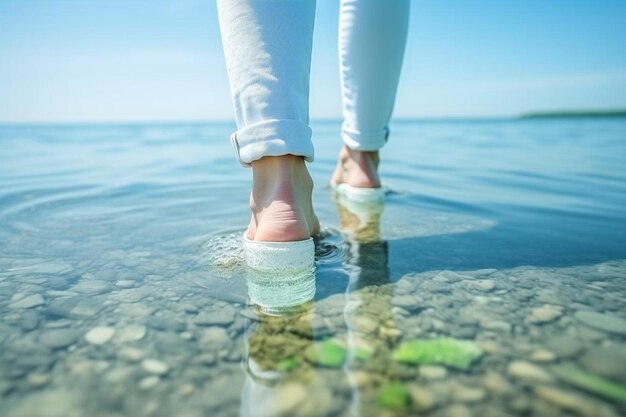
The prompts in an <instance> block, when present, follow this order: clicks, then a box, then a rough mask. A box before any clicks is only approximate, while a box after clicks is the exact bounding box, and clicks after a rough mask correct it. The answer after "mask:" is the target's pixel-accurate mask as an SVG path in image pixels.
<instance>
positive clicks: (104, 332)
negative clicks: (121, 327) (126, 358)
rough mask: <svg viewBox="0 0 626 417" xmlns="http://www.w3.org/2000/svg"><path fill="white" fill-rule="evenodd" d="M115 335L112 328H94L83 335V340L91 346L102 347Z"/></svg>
mask: <svg viewBox="0 0 626 417" xmlns="http://www.w3.org/2000/svg"><path fill="white" fill-rule="evenodd" d="M114 334H115V328H113V327H94V328H93V329H91V330H89V331H88V332H87V334H85V340H86V341H87V343H90V344H92V345H97V346H100V345H104V344H105V343H107V342H108V341H109V340H111V338H112V337H113V335H114Z"/></svg>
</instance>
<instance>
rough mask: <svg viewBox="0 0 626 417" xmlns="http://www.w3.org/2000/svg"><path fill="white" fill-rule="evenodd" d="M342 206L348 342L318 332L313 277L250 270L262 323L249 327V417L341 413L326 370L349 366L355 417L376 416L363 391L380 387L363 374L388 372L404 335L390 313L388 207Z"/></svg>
mask: <svg viewBox="0 0 626 417" xmlns="http://www.w3.org/2000/svg"><path fill="white" fill-rule="evenodd" d="M335 202H336V203H337V209H338V213H339V217H340V221H341V227H342V231H343V232H344V234H345V235H346V236H347V240H346V246H347V248H348V250H347V255H346V258H347V259H346V265H345V267H346V269H347V270H348V274H349V282H348V285H347V288H346V289H345V303H343V306H344V307H343V319H344V323H343V326H342V327H344V328H345V336H344V337H341V336H340V335H336V336H335V337H332V338H328V337H327V336H328V335H327V334H326V333H325V332H324V331H323V330H322V329H323V327H324V326H322V325H316V321H319V320H322V318H321V316H320V315H317V314H316V312H315V305H314V304H313V303H312V301H311V300H312V299H313V296H314V294H315V275H314V272H313V271H309V272H307V273H302V274H299V275H290V276H282V277H278V276H276V274H274V275H272V276H268V275H261V274H259V273H258V272H256V271H252V270H250V271H249V272H248V295H249V299H250V302H252V303H253V304H255V305H256V306H257V308H258V310H259V313H260V314H259V320H258V321H253V320H249V322H248V325H247V326H246V333H245V340H246V350H247V354H246V360H245V370H246V382H245V384H244V388H243V392H242V401H241V410H240V414H241V415H242V416H268V417H269V416H279V415H288V414H289V410H290V408H291V407H292V406H294V405H295V404H297V408H298V414H302V415H326V414H328V413H329V412H330V411H331V410H329V409H326V408H325V404H327V405H328V406H330V404H333V407H338V406H340V405H341V401H339V400H337V399H334V402H333V401H330V400H329V398H326V399H325V398H324V397H330V395H331V394H330V392H329V391H328V389H327V383H325V382H324V376H323V375H322V373H323V372H324V367H343V371H344V374H345V386H346V394H347V397H348V402H349V404H347V405H348V407H349V409H350V412H351V414H352V415H355V416H356V415H359V416H360V415H368V414H370V413H368V412H367V407H366V406H365V405H364V404H363V400H362V396H361V391H362V390H370V389H376V387H372V386H369V385H367V384H366V385H364V384H363V383H362V380H363V378H362V375H363V374H364V373H366V374H371V375H373V374H376V373H379V374H381V373H383V370H384V369H385V363H388V362H390V358H388V357H385V356H388V355H387V354H386V353H385V352H389V351H390V350H389V346H383V344H385V343H388V342H389V341H393V340H394V339H395V338H396V337H399V335H400V332H399V331H398V330H397V329H396V328H395V325H394V322H393V319H392V314H391V296H392V287H391V286H389V285H384V284H387V283H389V267H388V245H387V242H386V241H383V240H381V239H380V218H381V215H382V212H383V201H382V199H381V200H380V201H374V202H368V203H355V202H352V201H346V200H345V199H343V198H342V197H339V196H335ZM372 286H374V287H375V288H376V289H377V290H376V291H377V296H376V297H375V298H369V299H368V300H367V302H363V300H362V299H361V294H360V292H359V291H358V290H359V289H361V288H364V287H372ZM372 300H375V302H371V301H372ZM378 323H381V325H379V324H378ZM318 332H319V333H320V334H317V333H318ZM383 336H384V337H383ZM320 339H321V341H320ZM373 357H376V359H377V360H376V361H375V363H376V366H375V368H374V369H369V365H368V364H366V362H370V361H368V359H370V358H373ZM370 363H371V362H370ZM381 366H382V367H381ZM335 375H336V374H335ZM375 379H376V378H374V380H375ZM380 379H382V377H381V378H380ZM369 394H371V393H369ZM372 397H374V396H372V395H368V398H372ZM307 409H308V410H307Z"/></svg>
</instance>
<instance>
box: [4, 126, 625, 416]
mask: <svg viewBox="0 0 626 417" xmlns="http://www.w3.org/2000/svg"><path fill="white" fill-rule="evenodd" d="M339 127H340V125H339V123H338V122H323V123H322V122H318V123H314V124H313V130H314V140H315V143H316V151H317V154H316V162H315V163H314V164H312V165H311V170H312V174H313V177H314V180H315V182H316V184H317V187H316V189H315V194H314V202H315V206H316V209H317V211H318V215H319V217H320V219H321V221H322V224H323V225H324V226H325V232H324V235H323V237H322V239H321V240H320V241H319V242H317V249H316V252H317V253H316V255H317V256H316V259H317V269H316V271H315V274H314V275H310V276H301V277H299V278H298V280H297V281H295V282H292V285H274V286H273V287H272V288H265V287H264V286H263V281H262V280H260V281H258V280H257V281H254V277H250V276H249V274H250V272H249V271H247V270H246V268H244V266H243V265H242V258H241V255H242V252H241V245H240V241H239V236H240V233H241V231H242V230H243V228H244V225H245V224H246V222H247V220H248V210H247V192H248V191H247V190H248V187H249V175H250V171H249V170H245V169H240V168H239V167H238V165H237V163H236V161H235V159H234V156H233V154H232V151H231V148H230V144H229V143H228V140H227V138H228V135H229V133H230V132H231V130H232V129H233V126H232V125H230V124H227V123H225V124H196V125H194V124H189V125H163V126H159V125H145V126H141V125H131V126H97V125H94V126H4V127H0V149H1V151H0V244H1V246H0V247H1V251H0V317H1V319H0V396H1V401H0V415H3V416H9V417H22V416H28V417H30V416H50V417H52V416H63V417H71V416H84V415H89V416H107V417H108V416H111V417H112V416H140V415H146V416H171V415H176V416H182V417H192V416H208V415H210V416H239V415H242V416H279V415H281V416H282V415H284V416H317V415H319V416H356V415H362V416H387V415H389V416H393V415H416V414H420V415H432V416H466V415H476V416H509V415H536V416H561V415H564V416H565V415H582V416H596V415H597V416H617V415H620V414H623V413H626V366H625V365H624V364H626V340H625V339H626V313H625V312H626V308H625V305H626V238H625V236H626V210H625V209H624V207H625V205H626V141H625V139H626V120H625V119H612V120H611V119H605V120H602V119H595V120H591V119H562V120H494V121H472V122H469V121H440V122H434V121H433V122H424V121H417V122H410V121H402V122H396V123H395V124H394V125H393V126H392V135H391V142H390V144H389V145H388V146H387V147H386V148H385V149H384V151H383V155H382V156H383V165H382V168H381V171H382V175H383V178H384V181H385V183H386V189H387V195H386V197H385V201H384V204H382V205H373V206H371V205H370V206H365V207H364V206H358V205H357V206H355V205H354V204H352V205H351V204H350V202H345V201H342V200H340V199H337V198H333V196H332V193H331V190H330V189H329V187H327V186H326V185H325V184H326V182H327V180H328V178H329V176H330V173H331V172H332V169H333V167H334V158H335V156H336V153H337V151H338V148H339V141H338V133H339ZM248 281H249V282H251V283H252V284H255V283H256V286H254V285H252V286H248V285H247V282H248ZM259 282H260V284H259ZM311 289H314V290H315V298H314V300H313V301H311V302H307V303H305V304H303V305H301V306H298V307H295V306H290V307H289V308H284V309H281V305H283V304H284V303H288V302H289V300H293V299H294V297H295V296H301V295H302V294H305V293H307V291H310V290H311ZM249 291H250V292H251V293H250V295H252V296H253V297H252V299H254V300H257V302H260V303H262V304H264V305H263V306H262V307H263V308H259V307H258V306H256V305H254V304H253V303H252V302H251V298H250V297H249ZM294 294H296V295H294ZM304 298H305V299H306V298H307V297H304ZM266 312H269V313H272V314H273V315H270V314H266ZM276 313H281V315H276ZM433 343H434V344H435V345H434V346H433Z"/></svg>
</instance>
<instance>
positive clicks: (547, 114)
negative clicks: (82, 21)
mask: <svg viewBox="0 0 626 417" xmlns="http://www.w3.org/2000/svg"><path fill="white" fill-rule="evenodd" d="M616 116H617V117H626V109H593V110H589V109H586V110H554V111H553V110H548V111H531V112H524V113H521V114H515V115H487V116H415V117H392V119H391V123H394V122H396V123H397V122H399V123H402V122H415V121H425V122H430V121H434V122H437V121H498V120H499V121H506V120H523V119H539V118H561V117H564V118H567V117H569V118H571V117H616ZM342 120H343V118H342V117H316V118H312V119H310V120H309V122H310V123H330V122H333V123H337V122H341V121H342ZM210 123H219V124H235V120H234V118H233V119H178V120H174V119H172V120H150V119H140V120H73V121H72V120H47V121H45V120H39V121H37V120H32V121H9V120H0V126H69V125H72V126H80V125H90V126H93V125H96V126H98V125H117V126H120V125H184V124H210Z"/></svg>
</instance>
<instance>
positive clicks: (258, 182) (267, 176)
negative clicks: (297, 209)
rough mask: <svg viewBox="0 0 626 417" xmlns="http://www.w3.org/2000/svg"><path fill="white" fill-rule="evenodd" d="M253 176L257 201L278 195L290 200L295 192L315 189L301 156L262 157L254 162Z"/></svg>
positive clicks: (253, 191)
mask: <svg viewBox="0 0 626 417" xmlns="http://www.w3.org/2000/svg"><path fill="white" fill-rule="evenodd" d="M252 177H253V180H252V194H253V197H254V199H255V200H257V201H263V200H267V199H268V198H269V199H275V198H276V197H278V196H280V197H282V198H286V199H288V200H289V199H291V198H290V197H293V196H291V194H293V193H295V192H305V193H309V194H310V193H311V191H312V190H313V180H312V178H311V175H310V174H309V171H308V170H307V167H306V164H305V162H304V158H302V157H301V156H294V155H281V156H267V157H264V158H261V159H259V160H257V161H254V162H252ZM277 194H278V195H277Z"/></svg>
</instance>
